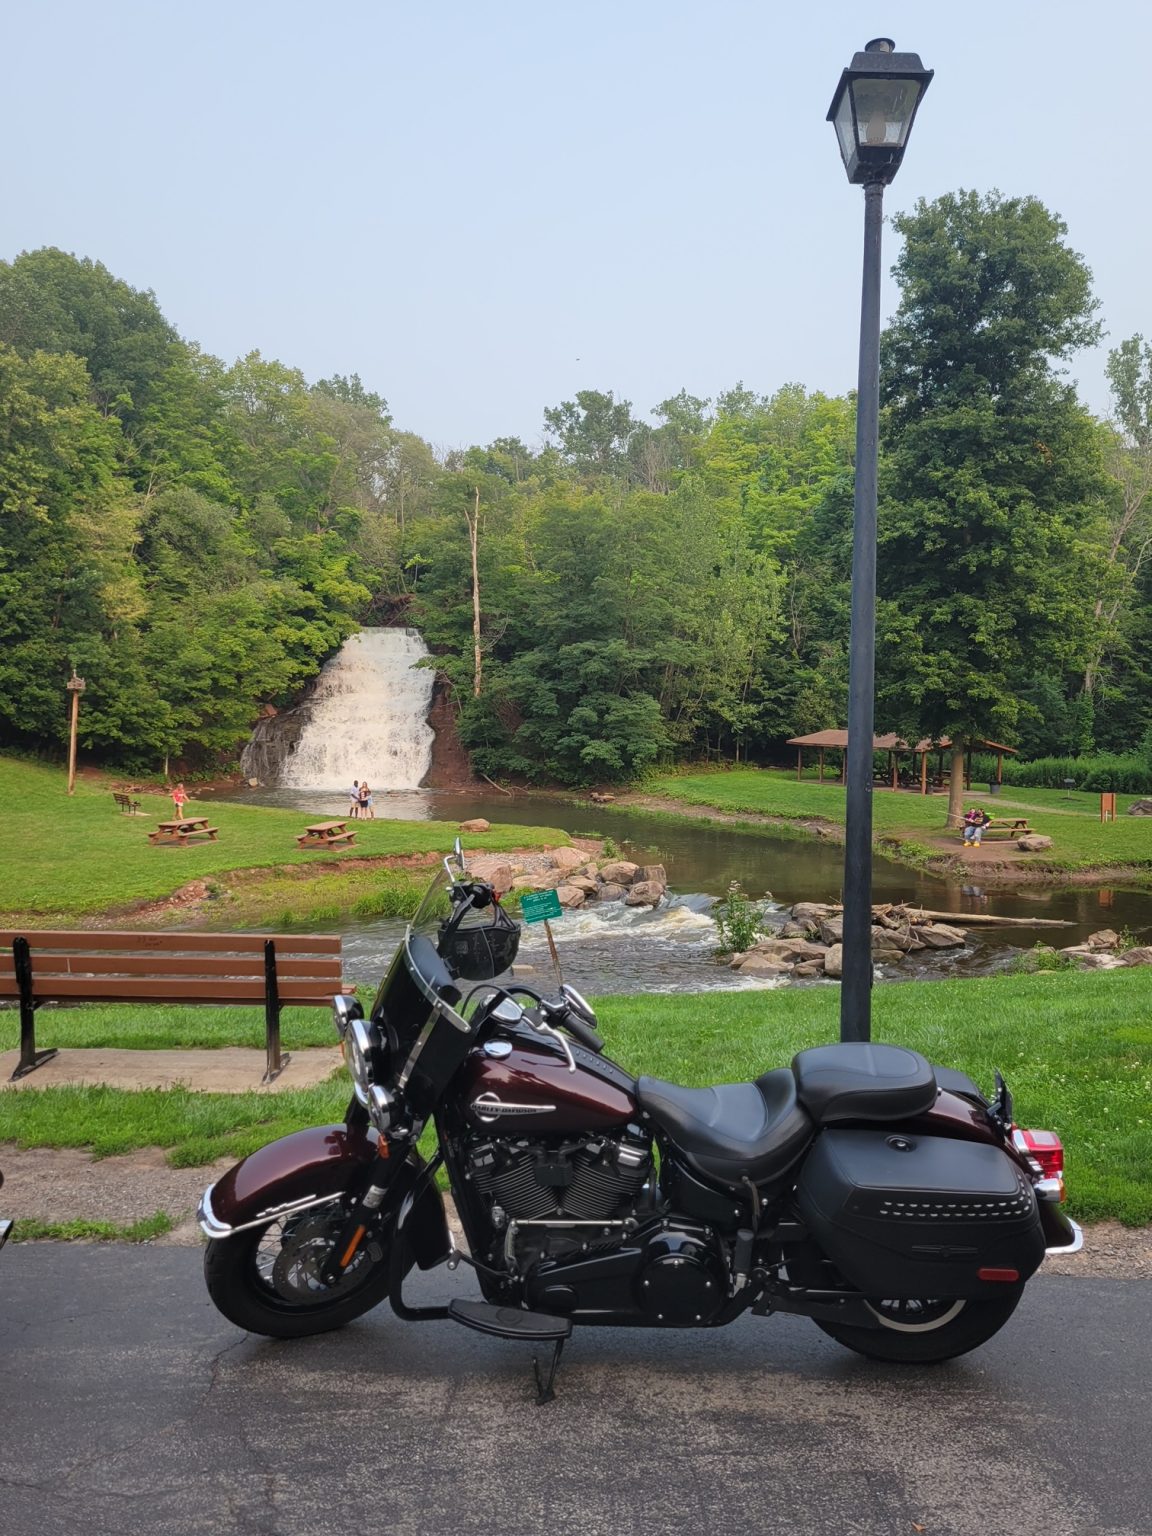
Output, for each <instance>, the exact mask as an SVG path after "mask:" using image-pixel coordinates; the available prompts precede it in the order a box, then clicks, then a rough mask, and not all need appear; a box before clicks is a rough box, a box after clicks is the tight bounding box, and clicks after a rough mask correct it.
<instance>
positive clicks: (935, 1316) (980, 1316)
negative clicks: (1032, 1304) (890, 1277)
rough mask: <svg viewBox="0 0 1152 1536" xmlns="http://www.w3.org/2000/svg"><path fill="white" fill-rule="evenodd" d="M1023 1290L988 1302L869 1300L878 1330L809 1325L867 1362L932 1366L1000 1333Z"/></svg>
mask: <svg viewBox="0 0 1152 1536" xmlns="http://www.w3.org/2000/svg"><path fill="white" fill-rule="evenodd" d="M1023 1294H1024V1290H1023V1287H1020V1288H1019V1289H1018V1290H1015V1291H1012V1292H1010V1293H1009V1294H1008V1295H1006V1296H1002V1297H997V1298H996V1299H995V1300H992V1301H962V1300H957V1299H956V1298H947V1297H945V1298H938V1297H937V1298H925V1299H923V1300H914V1301H884V1300H880V1299H876V1298H871V1297H869V1298H868V1299H866V1301H865V1306H866V1307H867V1308H868V1310H869V1311H870V1312H871V1313H872V1314H873V1316H874V1317H875V1318H876V1321H877V1323H878V1324H879V1327H877V1328H855V1327H845V1326H843V1325H841V1324H839V1323H825V1322H821V1321H820V1320H819V1319H814V1321H815V1323H816V1326H817V1327H818V1328H822V1329H823V1330H824V1332H825V1333H826V1334H828V1335H829V1337H831V1338H833V1339H835V1340H836V1342H837V1344H843V1345H844V1347H845V1348H846V1349H854V1350H855V1351H856V1352H857V1354H860V1355H867V1356H868V1358H869V1359H870V1360H890V1361H892V1362H894V1363H895V1364H898V1365H932V1364H934V1363H935V1362H937V1361H939V1360H953V1359H955V1357H956V1356H957V1355H966V1354H967V1353H968V1351H969V1350H970V1349H977V1348H979V1346H980V1345H981V1344H985V1343H987V1341H988V1340H989V1339H990V1338H991V1337H992V1336H993V1334H996V1333H999V1332H1000V1329H1001V1328H1003V1326H1004V1324H1005V1323H1006V1322H1007V1321H1008V1319H1009V1318H1010V1317H1011V1316H1012V1314H1013V1312H1015V1310H1016V1306H1017V1303H1018V1302H1019V1300H1020V1298H1021V1296H1022V1295H1023Z"/></svg>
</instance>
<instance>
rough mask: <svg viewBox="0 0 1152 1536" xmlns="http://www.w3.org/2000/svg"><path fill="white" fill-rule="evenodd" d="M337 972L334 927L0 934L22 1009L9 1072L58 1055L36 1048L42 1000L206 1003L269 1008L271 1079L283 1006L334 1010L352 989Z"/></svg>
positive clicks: (2, 966)
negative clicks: (323, 930)
mask: <svg viewBox="0 0 1152 1536" xmlns="http://www.w3.org/2000/svg"><path fill="white" fill-rule="evenodd" d="M341 969H342V968H341V941H340V939H339V937H338V936H334V935H328V934H308V933H305V934H277V935H276V936H275V937H272V938H270V937H268V936H266V935H265V934H262V933H99V932H93V933H66V932H56V931H53V932H43V933H36V932H23V933H19V932H15V931H9V932H0V999H13V1000H16V1001H18V1002H19V1006H20V1060H19V1062H18V1063H17V1066H16V1070H15V1071H14V1072H13V1073H12V1079H13V1081H14V1080H15V1079H17V1078H21V1077H25V1076H26V1075H27V1074H28V1073H29V1072H32V1071H34V1070H35V1069H36V1068H37V1067H38V1066H40V1065H41V1063H43V1062H45V1061H48V1060H50V1059H51V1057H53V1056H55V1055H56V1051H55V1050H39V1051H38V1050H37V1049H36V1010H37V1008H39V1007H40V1005H41V1004H42V1003H58V1004H62V1005H64V1006H66V1007H74V1006H76V1005H77V1004H80V1003H126V1004H136V1003H178V1004H184V1003H205V1004H215V1005H216V1006H218V1007H224V1006H234V1005H237V1004H251V1005H252V1006H253V1007H256V1006H259V1005H263V1008H264V1024H265V1045H266V1051H267V1067H266V1071H265V1073H264V1078H263V1081H264V1082H266V1083H270V1082H271V1081H272V1079H273V1078H275V1077H277V1076H278V1075H279V1074H280V1072H281V1070H282V1069H283V1067H284V1066H285V1064H286V1063H287V1061H288V1056H287V1055H286V1054H284V1052H282V1051H281V1049H280V1010H281V1009H282V1008H284V1007H286V1006H291V1007H294V1008H326V1007H330V1006H331V1003H332V998H333V996H334V995H335V994H336V993H339V992H345V993H347V992H350V991H351V988H349V987H345V986H344V984H343V978H342V974H341ZM173 1043H174V1044H178V1043H179V1042H173Z"/></svg>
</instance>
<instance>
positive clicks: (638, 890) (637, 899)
mask: <svg viewBox="0 0 1152 1536" xmlns="http://www.w3.org/2000/svg"><path fill="white" fill-rule="evenodd" d="M663 895H664V887H663V886H662V885H661V884H660V882H659V881H658V880H641V881H639V882H638V883H637V884H636V885H634V886H633V887H632V889H631V890H630V891H629V892H628V894H627V896H625V898H624V905H625V906H626V907H658V906H659V905H660V898H661V897H662V896H663Z"/></svg>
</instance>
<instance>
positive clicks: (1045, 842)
mask: <svg viewBox="0 0 1152 1536" xmlns="http://www.w3.org/2000/svg"><path fill="white" fill-rule="evenodd" d="M1016 846H1017V848H1019V849H1020V851H1021V853H1043V852H1044V850H1045V848H1051V846H1052V839H1051V838H1050V837H1045V836H1044V835H1043V834H1042V833H1040V832H1029V834H1028V836H1027V837H1018V838H1017V839H1016Z"/></svg>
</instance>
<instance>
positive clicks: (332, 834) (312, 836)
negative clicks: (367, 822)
mask: <svg viewBox="0 0 1152 1536" xmlns="http://www.w3.org/2000/svg"><path fill="white" fill-rule="evenodd" d="M347 829H348V823H347V822H346V821H317V822H314V823H313V824H312V826H310V827H305V828H304V831H303V832H302V833H301V835H300V836H299V837H298V838H297V839H296V841H297V843H299V845H300V847H301V848H331V847H332V845H333V844H334V843H347V844H348V846H349V847H351V846H352V844H353V843H354V842H355V841H356V834H355V832H349V831H348V830H347Z"/></svg>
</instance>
